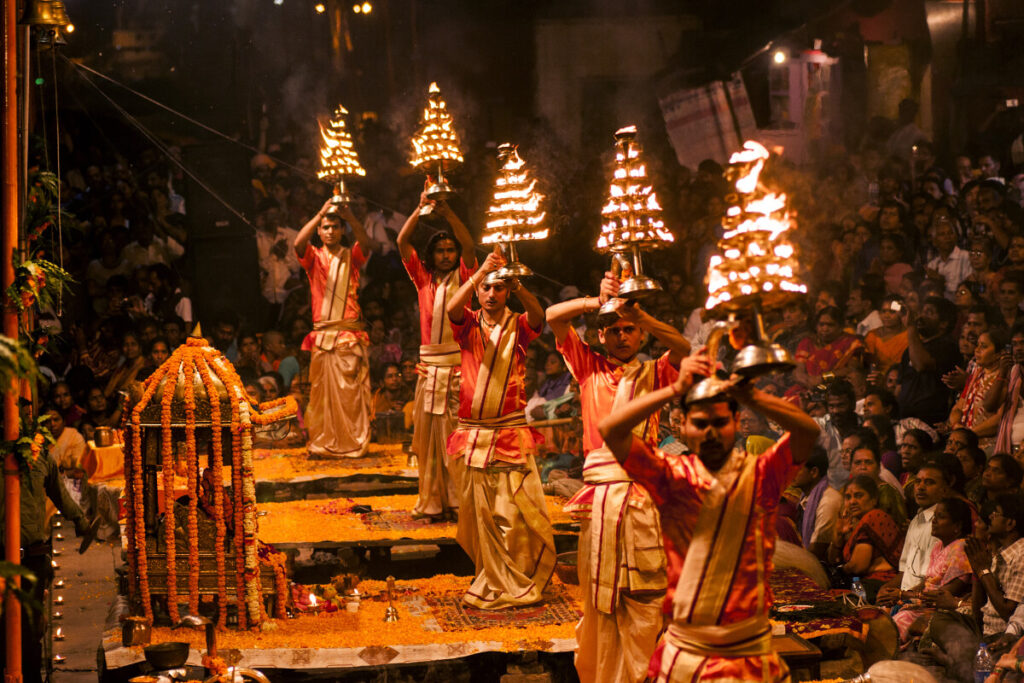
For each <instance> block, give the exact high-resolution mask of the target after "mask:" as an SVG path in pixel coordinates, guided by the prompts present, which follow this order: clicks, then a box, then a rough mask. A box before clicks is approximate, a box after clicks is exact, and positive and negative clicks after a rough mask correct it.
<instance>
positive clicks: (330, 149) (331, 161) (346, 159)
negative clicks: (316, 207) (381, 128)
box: [316, 104, 366, 181]
mask: <svg viewBox="0 0 1024 683" xmlns="http://www.w3.org/2000/svg"><path fill="white" fill-rule="evenodd" d="M347 115H348V110H347V109H345V107H343V106H341V105H340V104H339V105H338V108H337V109H336V110H335V111H334V116H333V117H331V119H330V121H328V122H327V126H326V127H325V126H324V124H323V123H322V122H321V123H320V137H321V138H322V139H323V142H322V144H321V145H320V170H319V171H317V174H316V177H317V178H319V179H320V180H332V181H337V180H341V179H343V178H346V177H350V176H365V175H366V171H365V170H364V169H363V167H362V166H361V165H360V164H359V155H358V154H356V149H355V146H354V145H353V143H352V134H351V133H350V132H349V131H348V129H347V128H346V127H345V117H346V116H347Z"/></svg>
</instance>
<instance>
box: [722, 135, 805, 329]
mask: <svg viewBox="0 0 1024 683" xmlns="http://www.w3.org/2000/svg"><path fill="white" fill-rule="evenodd" d="M768 158H769V154H768V150H767V149H765V147H764V146H763V145H761V144H759V143H757V142H753V141H749V140H748V141H747V142H745V143H744V145H743V149H742V150H741V151H739V152H736V153H735V154H733V155H732V157H730V159H729V163H730V168H729V170H728V171H727V172H726V174H727V176H728V177H731V178H733V183H734V185H735V187H736V192H737V194H736V195H735V196H736V197H737V200H736V201H737V203H736V204H734V205H733V206H730V207H729V208H728V209H727V210H726V217H725V230H724V232H723V234H722V239H721V240H719V243H718V248H719V254H716V255H714V256H712V257H711V260H710V261H709V262H708V275H707V285H708V299H707V302H706V304H705V308H707V309H708V310H711V309H714V308H715V307H716V306H719V305H721V304H726V303H730V302H731V305H732V306H738V305H741V304H742V303H743V302H742V301H737V300H738V299H742V298H744V297H752V296H758V297H760V296H762V295H764V294H768V293H772V294H773V296H782V295H785V294H796V293H806V291H807V286H806V285H804V284H803V283H802V282H801V281H800V280H799V279H798V277H797V273H798V272H799V269H800V267H799V261H798V260H797V252H796V248H795V247H794V246H793V244H792V243H791V242H790V241H789V238H788V233H789V231H790V230H791V229H792V228H794V227H796V226H795V223H794V221H793V220H792V219H791V218H790V216H789V213H788V211H787V210H786V195H785V194H782V193H775V192H769V191H768V190H766V189H765V188H764V187H763V186H762V185H761V184H760V176H761V172H762V171H763V170H764V167H765V162H766V161H767V160H768Z"/></svg>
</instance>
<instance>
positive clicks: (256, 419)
mask: <svg viewBox="0 0 1024 683" xmlns="http://www.w3.org/2000/svg"><path fill="white" fill-rule="evenodd" d="M298 412H299V404H298V402H296V400H295V397H294V396H285V397H283V398H278V399H274V400H273V401H269V402H267V403H261V404H260V405H259V412H258V413H254V414H253V415H252V423H253V424H255V425H260V426H263V425H268V424H270V423H272V422H277V421H278V420H285V419H287V418H290V417H295V416H296V415H297V414H298Z"/></svg>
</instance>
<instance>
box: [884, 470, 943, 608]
mask: <svg viewBox="0 0 1024 683" xmlns="http://www.w3.org/2000/svg"><path fill="white" fill-rule="evenodd" d="M951 479H952V477H951V476H950V473H949V472H948V470H947V468H946V466H945V465H944V463H943V462H942V461H939V460H929V461H927V462H925V463H924V464H923V465H921V467H920V468H918V470H917V482H916V483H915V485H914V501H915V502H916V503H917V509H918V513H917V514H916V515H914V518H913V519H912V520H910V526H909V527H907V536H906V540H904V541H903V554H902V555H900V567H899V569H900V573H899V574H898V575H897V576H895V577H894V578H892V579H891V580H889V581H888V582H886V584H885V585H884V586H882V588H881V589H880V590H879V591H878V602H879V603H890V604H891V603H895V602H899V601H900V600H901V599H902V598H903V597H904V593H905V592H906V591H910V590H915V589H920V588H921V586H922V585H923V584H924V579H925V575H926V574H927V573H928V559H929V557H930V556H931V553H932V549H933V548H934V547H935V545H936V544H937V543H938V542H939V539H937V538H935V537H934V536H932V518H933V517H934V516H935V506H936V505H938V504H939V501H941V500H942V499H943V498H945V497H947V496H949V495H951V494H952V489H951V488H950V484H951V483H952V482H951Z"/></svg>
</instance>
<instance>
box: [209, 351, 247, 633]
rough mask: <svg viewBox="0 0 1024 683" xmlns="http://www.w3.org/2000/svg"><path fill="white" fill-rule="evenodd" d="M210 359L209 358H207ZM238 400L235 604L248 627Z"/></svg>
mask: <svg viewBox="0 0 1024 683" xmlns="http://www.w3.org/2000/svg"><path fill="white" fill-rule="evenodd" d="M207 360H209V358H207ZM239 415H240V410H239V405H238V401H231V457H232V460H231V497H232V505H231V510H232V512H233V513H234V523H235V538H234V540H235V605H236V606H237V610H238V628H239V629H240V630H245V629H246V628H247V627H248V619H246V612H247V611H248V607H247V606H246V603H245V529H244V522H243V520H242V505H243V503H242V467H241V464H242V463H241V456H242V454H241V450H242V433H241V425H240V423H239Z"/></svg>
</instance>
